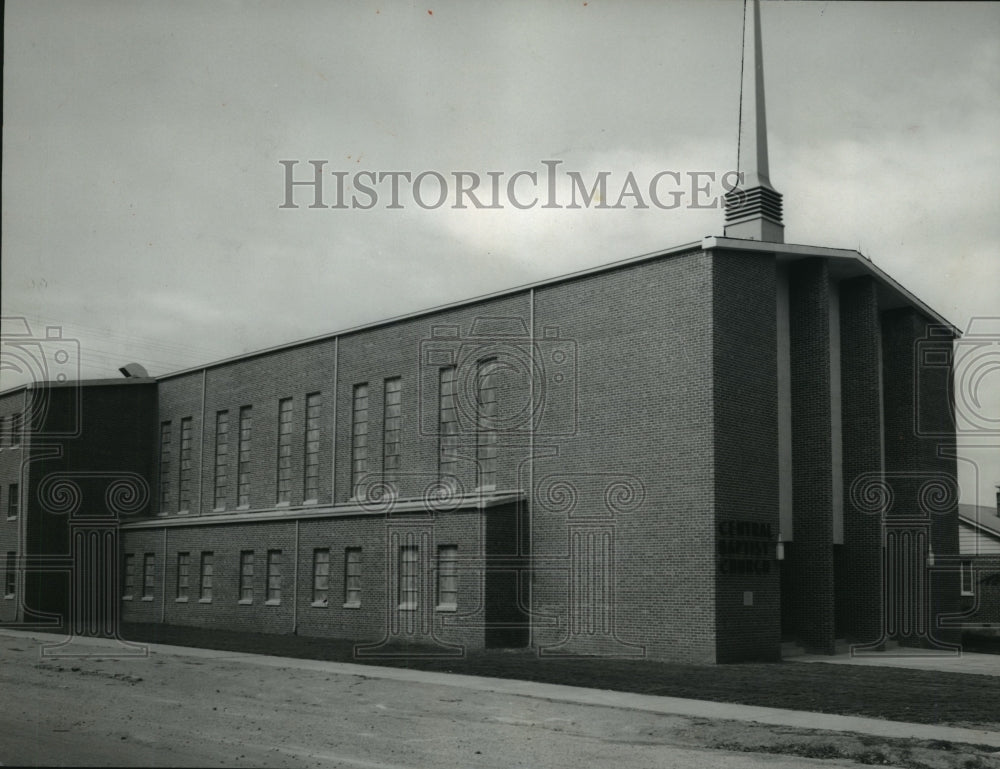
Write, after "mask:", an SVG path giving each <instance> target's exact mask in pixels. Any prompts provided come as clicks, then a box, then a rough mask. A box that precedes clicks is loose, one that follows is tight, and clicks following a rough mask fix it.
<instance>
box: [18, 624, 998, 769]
mask: <svg viewBox="0 0 1000 769" xmlns="http://www.w3.org/2000/svg"><path fill="white" fill-rule="evenodd" d="M0 695H2V707H0V763H3V764H4V765H37V764H45V765H59V764H62V765H68V764H82V765H105V766H107V765H149V766H166V765H176V766H195V765H197V766H237V765H239V766H290V767H291V766H295V767H299V766H323V767H328V766H333V767H359V768H364V769H397V768H398V769H402V768H403V767H407V768H413V769H423V768H424V767H461V768H462V769H465V768H466V767H496V768H497V769H509V768H511V767H566V768H567V769H570V768H572V769H581V767H589V766H615V767H618V768H620V769H630V768H632V767H634V768H635V769H639V768H643V769H653V768H654V767H655V768H656V769H660V768H661V767H664V768H666V767H684V768H685V769H689V768H690V769H697V767H706V768H707V767H712V768H713V769H714V768H716V767H719V768H722V769H727V768H729V767H757V766H760V767H771V768H772V769H783V768H785V767H787V769H798V768H799V767H807V766H824V767H843V766H859V765H860V764H857V763H854V762H852V761H850V760H846V759H845V758H844V757H845V756H852V757H857V756H858V755H861V754H860V753H858V752H857V751H862V750H866V749H869V748H870V746H869V747H865V745H864V744H862V743H861V742H857V741H856V740H855V743H856V744H855V747H854V748H853V750H854V752H852V751H851V750H849V749H846V748H845V747H844V746H845V745H847V742H845V741H849V740H850V739H852V738H851V737H850V736H849V735H846V736H845V735H839V736H836V737H829V738H827V737H825V736H824V737H822V738H820V740H821V741H820V742H817V741H816V739H817V738H816V737H815V735H813V736H812V738H810V737H809V735H805V734H799V735H795V734H793V733H792V730H784V733H783V734H778V733H777V732H780V731H781V730H775V729H770V730H768V729H766V728H765V727H761V726H757V725H753V724H740V723H736V722H713V721H706V720H703V719H690V718H682V717H672V716H663V715H655V714H650V713H641V712H635V711H625V710H618V709H614V708H605V707H593V706H586V705H569V704H565V703H555V702H551V701H548V700H541V699H535V698H531V697H518V696H512V695H504V694H497V693H490V692H479V691H470V690H468V689H458V688H453V687H449V686H439V685H427V684H417V683H407V682H399V681H391V680H379V679H371V678H366V677H363V676H355V675H342V674H337V673H329V674H326V673H317V672H316V671H311V670H302V669H296V668H294V667H288V668H275V667H272V666H265V665H257V664H253V663H252V662H247V661H245V660H242V661H236V660H233V659H226V658H224V657H223V658H220V659H205V658H194V657H189V656H185V655H183V654H177V655H175V654H168V653H163V652H153V653H152V654H151V655H150V656H149V657H148V658H140V659H132V660H120V661H119V660H110V659H103V658H87V659H80V660H73V659H52V660H42V659H41V658H40V656H39V644H38V643H37V642H35V641H33V640H31V639H30V638H27V637H23V638H22V637H9V636H7V637H0ZM800 738H801V740H804V742H802V744H804V745H812V746H820V747H819V748H817V752H815V753H809V751H808V750H806V751H804V752H800V754H799V755H773V754H771V753H767V752H744V751H745V750H747V749H750V750H753V751H759V750H760V749H761V748H760V746H761V745H774V746H778V747H777V748H776V752H779V753H780V752H786V753H787V752H788V748H787V745H788V744H790V742H794V741H795V740H797V739H800ZM810 739H812V741H811V742H810ZM830 740H834V741H833V742H831V741H830ZM837 740H839V742H837ZM720 745H724V746H726V747H730V748H734V749H731V750H720V749H717V748H712V747H709V746H720ZM748 746H749V747H748ZM838 751H839V752H838ZM807 755H818V756H825V755H829V756H830V758H831V759H832V760H814V759H812V758H807V757H804V756H807ZM942 756H944V757H945V758H949V759H950V758H954V759H956V763H954V764H952V763H928V764H927V765H928V766H952V765H954V766H959V765H965V764H959V763H957V761H958V760H963V761H965V760H975V761H977V762H979V763H976V764H969V765H970V766H990V765H992V764H990V763H982V761H983V759H982V757H981V756H980V755H973V754H970V753H964V752H962V751H958V752H956V751H955V750H954V749H953V748H952V749H950V750H947V751H944V752H943V753H942Z"/></svg>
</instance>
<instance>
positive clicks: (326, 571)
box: [313, 548, 330, 606]
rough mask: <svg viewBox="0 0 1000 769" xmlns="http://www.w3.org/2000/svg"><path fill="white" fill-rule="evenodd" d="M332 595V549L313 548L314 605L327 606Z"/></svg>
mask: <svg viewBox="0 0 1000 769" xmlns="http://www.w3.org/2000/svg"><path fill="white" fill-rule="evenodd" d="M329 597H330V551H329V550H328V549H327V548H317V549H316V550H313V606H326V605H327V601H328V599H329Z"/></svg>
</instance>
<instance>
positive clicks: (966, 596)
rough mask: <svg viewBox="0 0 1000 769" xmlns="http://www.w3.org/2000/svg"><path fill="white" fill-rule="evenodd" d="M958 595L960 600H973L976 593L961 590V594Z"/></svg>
mask: <svg viewBox="0 0 1000 769" xmlns="http://www.w3.org/2000/svg"><path fill="white" fill-rule="evenodd" d="M959 595H961V596H962V598H975V596H976V593H975V591H973V592H969V593H967V592H965V591H964V590H963V591H962V592H961V593H959Z"/></svg>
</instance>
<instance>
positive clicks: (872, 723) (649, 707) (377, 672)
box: [0, 629, 1000, 751]
mask: <svg viewBox="0 0 1000 769" xmlns="http://www.w3.org/2000/svg"><path fill="white" fill-rule="evenodd" d="M0 636H9V637H12V638H24V637H28V638H32V639H35V640H37V641H40V642H42V643H50V644H58V643H61V642H64V641H65V640H66V638H65V637H64V636H59V635H53V634H48V633H36V632H26V631H14V630H4V629H0ZM72 644H73V648H74V649H77V650H78V651H77V654H81V653H84V651H83V650H90V649H94V650H95V651H98V650H106V651H107V654H101V655H100V656H102V657H103V658H105V659H109V658H115V657H116V656H118V654H116V647H117V646H118V645H117V644H116V643H115V642H113V641H108V640H104V639H97V638H83V637H78V638H74V639H73V641H72ZM142 646H144V647H145V648H146V649H148V652H149V654H150V655H153V656H155V655H158V654H162V655H170V656H179V657H195V658H200V659H214V660H227V661H233V662H239V663H244V664H248V665H259V666H266V667H272V668H292V669H297V670H309V671H316V672H321V673H325V674H327V675H343V676H358V677H361V678H380V679H387V680H394V681H410V682H416V683H426V684H434V685H438V686H452V687H456V688H461V689H470V690H475V691H488V692H495V693H499V694H508V695H512V696H517V697H530V698H534V699H543V700H549V701H553V702H568V703H576V704H581V705H593V706H599V707H608V708H616V709H623V710H637V711H643V712H647V713H658V714H661V715H674V716H689V717H693V718H710V719H723V720H731V721H750V722H757V723H762V724H770V725H774V726H790V727H796V728H800V729H821V730H825V731H832V732H856V733H860V734H870V735H875V736H878V737H889V738H896V739H921V740H943V741H947V742H961V743H967V744H974V745H988V746H991V747H994V748H997V750H998V751H1000V731H986V730H983V729H967V728H959V727H950V726H934V725H928V724H914V723H906V722H902V721H884V720H880V719H876V718H862V717H857V716H839V715H830V714H826V713H811V712H805V711H798V710H785V709H782V708H770V707H756V706H751V705H735V704H729V703H722V702H708V701H703V700H688V699H680V698H677V697H658V696H653V695H647V694H631V693H627V692H612V691H606V690H603V689H586V688H582V687H576V686H560V685H556V684H542V683H535V682H531V681H517V680H513V679H502V678H484V677H479V676H467V675H454V674H449V673H434V672H426V671H421V670H410V669H404V668H388V667H378V666H376V665H358V664H353V663H343V662H324V661H321V660H308V659H295V658H289V657H271V656H265V655H259V654H246V653H242V652H226V651H216V650H214V649H200V648H195V647H187V646H167V645H164V644H143V645H142ZM65 651H66V650H64V651H63V653H65ZM969 656H972V655H969ZM976 656H985V657H989V656H991V655H976ZM121 657H122V659H128V658H130V657H135V655H134V654H122V655H121ZM838 659H840V658H836V657H832V658H831V657H822V658H817V659H809V660H806V659H802V661H805V662H830V661H831V660H838ZM848 659H850V658H848ZM856 659H857V658H856ZM841 664H855V663H850V662H847V661H846V660H841ZM862 664H878V663H877V662H873V663H867V662H865V663H862ZM935 669H936V668H935ZM953 672H954V671H953ZM958 672H972V671H969V670H966V669H961V670H959V671H958Z"/></svg>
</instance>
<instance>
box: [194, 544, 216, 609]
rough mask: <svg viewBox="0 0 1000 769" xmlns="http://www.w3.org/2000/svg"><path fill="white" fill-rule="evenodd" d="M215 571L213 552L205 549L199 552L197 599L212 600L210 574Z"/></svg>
mask: <svg viewBox="0 0 1000 769" xmlns="http://www.w3.org/2000/svg"><path fill="white" fill-rule="evenodd" d="M214 573H215V553H213V552H211V551H205V552H203V553H202V554H201V589H200V590H199V595H198V597H199V599H200V600H202V601H211V600H212V576H213V575H214Z"/></svg>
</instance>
